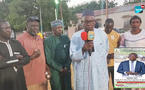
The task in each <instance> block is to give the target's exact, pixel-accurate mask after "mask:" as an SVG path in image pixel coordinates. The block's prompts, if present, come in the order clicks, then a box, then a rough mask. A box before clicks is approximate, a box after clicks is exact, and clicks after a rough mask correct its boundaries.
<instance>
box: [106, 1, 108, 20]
mask: <svg viewBox="0 0 145 90" xmlns="http://www.w3.org/2000/svg"><path fill="white" fill-rule="evenodd" d="M106 18H108V0H106Z"/></svg>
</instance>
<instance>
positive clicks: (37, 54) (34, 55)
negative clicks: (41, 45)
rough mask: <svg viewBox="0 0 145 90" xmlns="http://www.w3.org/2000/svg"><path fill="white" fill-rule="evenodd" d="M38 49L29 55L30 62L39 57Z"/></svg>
mask: <svg viewBox="0 0 145 90" xmlns="http://www.w3.org/2000/svg"><path fill="white" fill-rule="evenodd" d="M40 54H41V53H40V49H36V50H35V51H34V52H33V54H32V55H31V57H30V58H31V60H32V59H34V58H37V57H39V56H40Z"/></svg>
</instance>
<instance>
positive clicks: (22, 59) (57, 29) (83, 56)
mask: <svg viewBox="0 0 145 90" xmlns="http://www.w3.org/2000/svg"><path fill="white" fill-rule="evenodd" d="M39 22H40V21H39V19H38V17H36V16H31V17H29V18H27V20H26V32H24V33H23V34H22V35H20V36H18V37H17V40H18V41H17V40H14V39H10V35H11V26H10V24H9V23H8V22H7V21H5V20H0V90H10V89H11V90H47V86H48V85H47V83H48V80H49V79H50V84H51V89H52V90H72V89H71V71H70V64H71V62H72V65H73V76H74V80H73V81H74V90H108V83H109V75H110V73H111V76H112V81H114V80H113V79H114V48H115V47H119V42H120V35H119V34H118V33H117V32H115V31H113V26H114V21H113V20H112V19H111V18H109V19H107V20H106V21H105V24H104V27H105V30H104V31H103V30H99V29H96V28H94V27H95V24H96V21H95V17H94V12H93V11H92V10H84V11H83V13H82V22H81V24H82V26H83V29H81V30H80V31H78V32H76V33H75V34H74V35H73V37H72V39H71V41H70V40H69V38H68V37H67V36H66V35H62V22H61V21H60V20H56V21H53V22H51V27H52V35H50V36H49V37H48V38H46V39H45V40H44V41H43V40H42V39H41V37H40V36H38V35H37V33H38V32H39ZM89 31H93V32H94V36H95V37H94V40H93V41H84V40H82V37H81V34H82V32H89ZM43 43H44V44H43ZM92 48H94V51H93V52H91V55H90V50H91V49H92ZM106 57H107V58H106ZM107 64H108V68H107ZM108 71H109V74H108ZM112 84H113V85H114V82H112Z"/></svg>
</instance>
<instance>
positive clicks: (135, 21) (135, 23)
mask: <svg viewBox="0 0 145 90" xmlns="http://www.w3.org/2000/svg"><path fill="white" fill-rule="evenodd" d="M140 25H141V22H140V20H139V19H133V20H132V21H131V27H132V28H134V29H135V28H139V27H140Z"/></svg>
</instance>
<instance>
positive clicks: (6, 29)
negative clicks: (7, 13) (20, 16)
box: [0, 22, 11, 40]
mask: <svg viewBox="0 0 145 90" xmlns="http://www.w3.org/2000/svg"><path fill="white" fill-rule="evenodd" d="M10 36H11V26H10V24H9V23H8V22H4V23H3V24H2V25H1V30H0V37H1V38H3V39H5V40H9V39H10Z"/></svg>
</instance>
